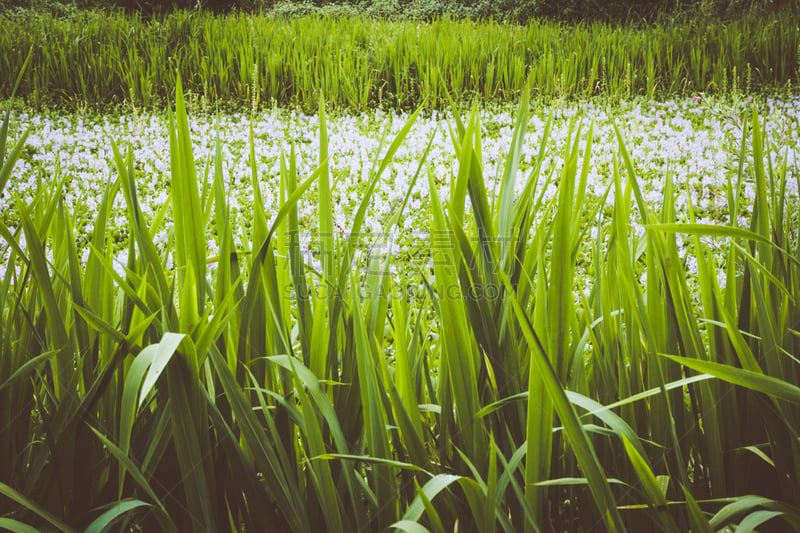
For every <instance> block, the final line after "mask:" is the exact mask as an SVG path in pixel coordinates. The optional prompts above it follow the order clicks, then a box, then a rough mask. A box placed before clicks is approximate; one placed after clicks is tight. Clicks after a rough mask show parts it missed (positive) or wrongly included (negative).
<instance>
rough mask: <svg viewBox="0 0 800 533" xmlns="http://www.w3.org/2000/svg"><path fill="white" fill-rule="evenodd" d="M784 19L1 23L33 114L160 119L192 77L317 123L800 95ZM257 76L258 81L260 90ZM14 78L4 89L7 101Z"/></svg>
mask: <svg viewBox="0 0 800 533" xmlns="http://www.w3.org/2000/svg"><path fill="white" fill-rule="evenodd" d="M795 20H796V17H793V16H790V14H789V13H787V14H783V13H782V12H779V13H774V14H771V15H763V16H755V15H743V16H742V17H741V18H739V19H736V20H733V21H730V22H725V23H719V22H713V21H712V22H710V23H709V24H707V25H699V24H691V23H687V22H685V21H683V22H679V21H675V22H665V23H662V24H653V25H650V26H645V27H634V26H630V25H629V26H609V25H606V24H603V23H599V22H598V23H592V24H578V25H574V26H565V25H563V24H556V23H552V22H544V21H533V22H531V23H530V24H528V25H526V26H517V25H510V24H499V23H496V22H491V21H483V22H476V23H473V22H470V21H465V20H453V19H448V18H444V19H438V20H434V21H432V22H430V23H417V22H410V21H398V22H392V21H385V20H373V19H366V18H364V19H362V18H355V19H352V18H336V17H328V18H319V17H307V18H302V19H288V20H287V19H281V18H270V17H267V16H263V15H250V14H248V15H245V14H238V15H228V16H214V15H212V14H209V13H204V12H176V13H174V14H171V15H169V16H164V17H157V18H154V19H152V20H149V21H145V20H143V19H141V18H139V17H138V16H131V15H124V14H121V13H102V12H95V11H78V12H76V13H75V14H72V15H70V16H66V17H60V18H55V17H53V16H52V15H49V14H29V15H28V16H12V14H11V12H5V13H2V14H0V69H2V71H3V72H18V71H19V67H20V66H21V62H22V60H23V58H24V51H27V50H28V49H30V48H31V47H32V48H33V50H34V53H33V56H32V58H31V69H29V73H28V75H27V76H26V77H25V78H24V79H23V81H22V84H21V85H20V88H19V91H18V96H19V97H21V98H23V99H24V100H25V101H26V102H27V103H28V104H30V105H32V106H35V107H42V106H53V105H56V106H59V107H64V106H66V107H73V108H77V107H81V106H91V107H101V108H102V107H112V106H118V105H123V104H127V105H128V106H133V107H137V108H138V107H145V108H163V107H164V105H165V103H166V102H167V100H168V98H169V95H170V94H171V91H172V89H173V88H174V86H175V81H176V78H175V77H176V72H178V73H180V75H181V78H182V80H183V83H184V87H185V88H186V90H187V99H189V100H190V101H203V102H206V103H207V104H214V103H218V104H220V105H224V106H229V107H234V108H239V109H242V108H244V109H247V108H249V106H250V105H251V103H253V102H260V104H261V105H267V106H269V105H271V104H272V103H273V102H274V103H277V104H279V105H282V106H300V107H302V108H303V109H305V110H307V111H309V112H313V111H314V110H316V107H317V103H318V101H319V97H320V95H321V94H324V95H325V99H326V101H327V102H328V105H330V106H333V107H336V108H349V109H354V110H364V109H368V108H373V107H375V106H383V107H389V108H397V109H400V108H402V109H407V110H412V109H415V108H416V107H418V106H420V105H424V106H425V107H427V108H438V109H442V108H446V107H447V105H448V103H447V97H446V94H445V93H446V92H447V93H450V94H451V95H452V96H453V97H455V98H456V99H458V100H467V101H468V100H471V99H472V98H475V97H479V98H481V99H484V100H489V101H504V102H516V101H517V100H518V99H519V97H520V95H521V92H522V90H523V88H524V86H525V84H526V83H527V80H528V79H529V78H531V79H532V81H533V96H534V97H536V96H541V97H546V98H552V97H565V98H578V97H585V96H596V95H608V96H610V97H612V98H619V97H630V96H632V95H646V96H648V97H649V98H653V97H661V96H672V95H675V94H684V95H685V94H694V93H721V94H729V93H730V92H731V91H732V90H735V88H737V87H738V88H739V89H744V90H747V91H750V90H783V89H787V88H789V87H791V86H794V87H797V86H798V81H800V79H798V65H800V57H798V47H800V29H798V26H797V24H796V23H795ZM254 78H255V79H257V80H258V84H257V85H255V84H254V83H253V80H254ZM12 82H13V80H12V79H11V78H10V77H7V76H6V77H3V78H2V79H0V98H7V97H8V96H9V94H10V91H11V87H12Z"/></svg>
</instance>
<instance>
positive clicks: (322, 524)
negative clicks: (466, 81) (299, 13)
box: [0, 84, 800, 533]
mask: <svg viewBox="0 0 800 533" xmlns="http://www.w3.org/2000/svg"><path fill="white" fill-rule="evenodd" d="M319 109H320V112H319V114H317V115H315V116H307V115H303V114H300V113H298V112H293V111H288V110H280V109H275V110H269V111H258V112H257V113H254V114H253V116H247V115H218V116H209V115H204V114H202V113H195V114H194V115H192V116H189V115H187V112H186V109H185V101H184V97H183V92H182V89H181V87H180V84H178V87H177V90H176V105H175V112H174V113H169V114H168V115H167V116H166V117H165V116H164V115H161V114H159V115H144V114H132V115H113V116H102V115H90V114H83V115H39V114H33V113H22V114H19V115H14V117H13V119H12V120H11V126H10V127H9V129H8V130H7V131H8V133H9V135H6V128H5V124H7V122H6V123H4V126H3V127H0V156H1V157H2V161H0V163H2V164H0V195H2V196H0V202H2V205H0V208H1V209H0V258H1V259H2V261H0V266H2V271H0V430H1V431H0V527H1V528H7V529H11V530H14V531H34V530H43V529H44V530H51V529H53V528H55V529H57V530H60V531H64V532H71V531H78V530H86V531H90V532H97V531H104V530H107V528H112V529H113V528H119V530H125V531H128V530H144V531H167V532H177V531H266V530H274V531H297V532H309V533H310V532H317V531H330V532H340V531H370V532H384V531H387V530H399V531H405V532H408V533H418V532H424V531H434V532H437V533H441V532H445V531H455V530H458V531H460V532H472V531H475V532H482V531H500V530H502V531H508V532H511V531H595V530H598V529H602V530H605V531H625V530H630V531H645V530H650V529H652V527H653V525H654V523H655V524H656V525H657V526H658V527H659V528H660V529H662V530H664V531H669V532H680V531H688V530H692V531H703V532H708V531H719V530H720V529H723V528H731V527H736V528H737V530H748V529H753V528H759V529H761V528H762V526H766V527H775V528H776V530H781V529H780V528H787V527H788V528H794V529H797V527H798V524H800V510H798V509H800V507H798V504H799V503H800V502H798V501H797V494H800V492H799V491H798V482H800V478H798V472H800V448H798V445H797V442H798V441H797V435H798V434H800V387H798V385H797V384H798V383H800V361H798V359H797V354H798V353H800V301H799V300H798V298H797V295H798V294H800V242H799V240H798V222H800V212H799V211H798V205H800V201H799V200H798V180H800V173H799V172H798V155H797V151H798V146H799V145H800V142H798V141H800V137H799V136H800V125H799V124H798V109H800V99H798V98H797V97H794V96H786V97H784V98H779V99H774V98H773V99H770V98H764V97H759V98H752V99H750V98H744V99H742V98H739V99H736V98H732V99H730V100H728V101H721V100H714V99H711V98H710V97H707V96H703V95H696V96H694V97H692V98H687V99H679V100H671V101H665V102H654V101H644V100H634V101H628V102H624V101H623V102H615V103H605V102H604V101H602V100H594V101H590V102H584V103H565V102H563V101H546V102H544V101H540V102H535V103H533V104H531V105H529V101H528V93H527V91H526V92H524V93H523V96H522V99H521V102H520V105H519V108H518V109H517V110H512V109H507V108H487V109H479V108H477V107H475V108H473V109H472V110H471V111H463V112H452V113H450V114H448V115H446V116H443V115H438V114H433V115H428V116H424V115H420V114H418V113H413V114H410V115H399V116H398V115H393V114H387V113H383V112H379V111H374V112H369V113H366V114H359V115H346V114H331V115H330V116H328V115H327V114H326V113H325V108H324V106H323V105H320V107H319ZM28 127H30V129H29V130H27V128H28ZM24 132H25V133H24ZM26 135H27V137H26ZM412 290H413V294H412V293H411V291H412ZM754 473H755V474H754Z"/></svg>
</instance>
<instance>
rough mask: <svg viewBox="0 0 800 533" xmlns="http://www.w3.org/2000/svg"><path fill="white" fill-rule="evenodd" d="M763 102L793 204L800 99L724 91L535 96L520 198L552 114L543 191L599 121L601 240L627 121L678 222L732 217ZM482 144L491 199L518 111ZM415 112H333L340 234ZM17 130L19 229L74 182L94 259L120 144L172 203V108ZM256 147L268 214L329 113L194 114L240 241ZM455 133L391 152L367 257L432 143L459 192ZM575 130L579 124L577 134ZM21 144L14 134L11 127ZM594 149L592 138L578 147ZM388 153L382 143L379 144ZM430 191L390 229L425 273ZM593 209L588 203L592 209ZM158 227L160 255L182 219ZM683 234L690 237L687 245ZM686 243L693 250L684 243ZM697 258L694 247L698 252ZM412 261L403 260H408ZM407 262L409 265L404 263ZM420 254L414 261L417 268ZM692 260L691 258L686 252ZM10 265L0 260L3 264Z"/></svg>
mask: <svg viewBox="0 0 800 533" xmlns="http://www.w3.org/2000/svg"><path fill="white" fill-rule="evenodd" d="M754 105H755V106H756V107H757V108H758V109H759V112H760V116H761V118H762V119H763V120H764V125H763V127H764V130H765V133H766V134H767V136H768V139H769V144H768V146H767V150H768V151H767V154H766V155H767V156H768V157H769V158H770V161H772V162H773V164H774V165H776V170H778V171H781V170H784V167H785V172H786V173H787V180H786V181H787V189H786V191H784V192H785V194H786V200H787V202H789V203H794V204H796V203H797V200H798V192H797V191H798V177H800V176H799V175H798V166H797V165H798V161H799V160H800V157H799V156H798V150H800V148H798V147H799V146H800V97H797V96H785V97H776V98H758V99H751V98H738V99H736V100H731V99H714V98H709V99H706V98H703V97H700V96H695V97H692V98H680V99H673V100H667V101H658V102H657V101H648V100H645V99H636V100H632V101H603V100H596V101H585V102H577V103H567V102H565V101H558V100H555V101H550V100H548V101H540V102H534V104H533V107H532V110H531V119H530V122H529V124H528V133H527V135H526V137H525V140H524V143H523V144H522V151H521V159H520V161H521V163H520V168H519V171H518V173H519V176H518V177H517V179H516V192H517V194H519V193H520V192H521V191H522V189H523V188H524V186H525V178H526V177H527V175H528V174H529V173H530V172H531V170H532V169H531V167H532V165H533V164H534V163H535V160H536V157H537V155H538V154H539V151H540V148H541V145H542V140H543V137H544V135H545V125H546V123H547V121H548V119H552V125H551V127H550V131H549V135H548V137H547V139H546V142H545V146H544V152H543V159H542V168H541V175H542V177H541V178H540V180H539V183H540V187H541V191H542V192H543V199H544V200H545V201H550V200H552V199H553V197H554V196H555V194H556V190H557V186H558V182H559V179H560V175H561V172H562V171H563V164H564V160H563V157H562V155H563V152H564V149H565V145H566V142H567V139H568V136H569V134H570V131H571V130H575V128H576V127H577V126H578V125H579V124H582V125H583V128H584V130H586V129H587V128H588V127H589V125H590V124H593V125H594V131H593V133H594V135H593V144H594V149H593V151H592V154H591V161H590V165H589V171H588V176H587V182H586V192H587V197H586V202H587V203H588V204H589V205H593V204H597V203H599V202H600V201H601V200H600V199H601V198H602V197H604V195H606V193H608V195H607V196H606V197H605V201H604V205H605V207H604V209H603V210H601V211H600V213H598V216H597V217H596V218H593V219H590V220H585V221H584V225H586V226H588V227H591V228H592V229H591V230H590V231H589V234H590V236H591V237H592V238H594V237H596V236H597V226H599V225H603V224H604V223H605V222H607V221H608V220H609V219H610V213H611V209H612V207H613V203H614V190H613V188H612V189H611V190H610V191H609V187H610V185H611V184H612V181H613V180H612V174H613V159H614V158H615V157H617V156H618V150H617V139H616V137H615V133H614V124H616V125H617V126H618V127H619V128H620V131H621V133H622V135H623V137H624V138H625V139H626V143H627V144H626V146H627V149H628V151H629V153H630V156H631V160H632V163H633V165H634V168H635V170H636V172H637V173H638V177H639V180H640V182H641V186H642V189H643V193H644V196H645V199H646V200H647V201H648V202H649V203H650V205H653V206H656V205H660V204H661V202H662V200H663V196H664V186H665V184H666V183H667V175H668V174H669V175H670V176H671V179H672V181H673V182H674V185H675V191H674V200H675V206H676V219H677V220H678V221H682V222H686V221H687V220H688V219H687V211H686V209H687V206H688V205H689V203H691V204H692V206H693V209H694V211H695V217H696V219H697V222H699V223H712V224H728V223H729V222H730V220H729V211H728V185H729V184H734V185H735V184H736V182H737V174H738V170H739V163H740V162H739V160H738V159H739V152H740V148H741V139H742V135H743V133H744V131H743V126H744V125H745V122H746V119H747V117H748V116H749V114H750V113H751V112H752V106H754ZM480 118H481V124H482V135H483V139H482V143H483V151H482V154H483V167H484V168H483V176H484V178H485V180H486V187H487V191H488V192H489V194H490V196H491V197H492V198H494V197H496V193H497V192H499V183H500V179H501V178H502V174H503V170H504V167H503V165H504V164H505V157H506V152H507V147H508V146H509V143H510V141H511V136H512V134H513V125H514V108H512V107H497V106H493V107H488V108H485V109H482V110H481V112H480ZM407 119H408V116H407V115H405V114H400V115H398V114H395V113H391V112H382V111H380V110H373V111H371V112H369V113H360V114H340V113H338V114H334V115H333V116H329V117H328V119H327V129H328V143H329V144H328V154H329V157H330V160H329V162H328V164H329V167H330V172H331V191H332V200H333V204H332V209H333V227H334V231H335V232H336V233H337V235H338V236H339V237H341V236H343V235H344V234H345V233H346V231H347V230H348V229H349V228H348V221H349V220H350V218H351V217H352V215H353V213H354V212H355V210H356V209H357V207H358V205H359V203H360V201H361V199H362V197H363V195H364V192H365V190H366V188H367V185H368V183H369V172H370V170H372V167H373V162H374V160H375V158H376V156H377V155H378V149H379V148H380V147H381V137H382V135H386V139H392V138H393V137H394V136H395V135H397V133H398V131H399V130H400V128H401V127H402V126H403V124H404V123H405V122H406V120H407ZM17 125H18V127H20V128H21V127H27V126H31V128H32V129H31V133H30V136H29V137H28V140H27V142H26V146H25V149H24V150H23V152H22V157H21V161H20V162H19V163H18V164H17V166H16V169H15V172H14V174H13V176H12V177H11V181H10V182H9V184H8V186H7V189H6V191H5V192H4V193H3V196H2V198H0V212H1V213H2V219H3V221H4V222H5V223H6V224H8V225H10V226H11V227H12V229H13V227H14V226H16V225H17V223H18V221H17V220H16V215H15V209H14V201H13V197H12V191H13V195H16V196H18V197H19V198H20V199H22V200H24V201H30V199H31V198H33V197H34V196H35V195H36V194H37V192H38V189H39V188H40V187H54V186H55V185H56V184H57V183H58V182H59V181H60V180H64V193H65V195H64V198H65V203H66V207H67V208H68V209H69V210H70V211H71V212H72V213H73V216H74V217H75V226H76V233H77V238H78V242H79V249H80V250H81V252H82V257H83V258H84V259H85V258H86V256H87V255H88V253H89V248H88V246H85V245H86V244H87V243H88V239H87V233H90V232H91V230H92V224H93V222H94V220H96V218H97V209H98V206H99V203H100V199H101V198H100V194H99V192H100V191H102V190H103V189H104V187H105V186H106V183H107V182H108V181H109V180H114V179H116V178H117V171H116V168H115V166H114V163H113V154H112V151H111V146H110V141H112V140H113V141H115V142H116V143H117V144H118V145H119V147H120V149H121V150H122V151H123V152H124V151H125V150H132V153H133V160H134V171H135V177H136V184H137V190H138V194H139V203H140V205H141V208H142V211H143V213H144V215H145V218H146V219H148V220H149V219H151V218H152V217H153V216H154V214H155V213H157V212H158V211H159V208H161V207H162V206H164V204H165V202H166V201H167V198H168V195H169V180H170V166H169V161H170V152H169V136H168V132H167V127H168V119H167V116H166V115H165V114H158V115H155V114H135V115H134V114H121V115H120V114H117V115H111V116H108V115H98V114H47V115H42V114H35V113H23V114H22V115H21V116H20V117H19V119H18V121H17ZM251 126H252V138H253V147H254V155H255V176H256V181H257V183H258V185H259V188H260V194H261V199H262V202H263V208H264V212H265V213H266V215H267V217H268V219H269V220H271V219H272V218H273V217H274V215H275V214H276V213H277V211H278V208H279V206H280V158H281V154H282V153H283V154H284V156H287V155H288V152H289V150H290V148H291V146H292V145H294V149H295V151H296V155H297V172H298V176H300V177H302V176H309V175H311V173H312V172H313V170H314V169H316V167H317V165H318V164H319V140H320V139H319V120H318V117H317V116H316V115H306V114H303V113H302V112H298V111H295V110H286V109H271V110H266V111H260V112H258V113H256V114H254V115H251V114H220V115H210V114H203V113H197V114H194V115H192V117H191V120H190V127H191V135H192V146H193V153H194V155H195V164H196V165H197V168H198V169H199V175H200V176H201V177H202V176H206V177H208V175H209V173H210V172H211V171H212V165H213V155H214V150H215V142H216V138H217V136H219V140H220V145H221V154H222V159H223V167H222V168H223V174H224V180H225V193H226V197H227V201H228V202H229V206H230V216H231V221H232V226H233V236H234V240H235V242H236V243H237V244H239V245H241V243H242V242H249V241H250V240H251V237H252V234H251V233H252V232H251V229H252V224H253V202H254V200H255V195H254V193H253V184H254V180H253V165H252V163H251V157H250V142H249V139H250V129H251ZM451 127H454V122H453V120H452V116H449V114H447V113H438V112H433V113H428V114H423V116H421V117H420V118H419V119H417V121H416V122H415V124H414V125H413V127H412V129H411V131H410V132H409V134H408V138H407V139H406V140H405V142H404V143H403V144H402V145H401V146H400V148H399V150H398V151H397V153H396V154H395V156H394V160H393V163H392V165H391V166H390V167H389V169H388V171H387V172H386V174H385V175H384V176H383V177H382V178H381V180H380V181H379V183H378V185H377V189H376V190H375V193H374V197H373V200H372V202H371V203H370V206H369V209H368V211H367V213H366V220H365V224H364V226H365V227H364V230H363V235H362V236H361V237H362V238H361V241H362V242H361V243H362V245H363V248H364V250H365V251H369V250H370V249H372V248H373V247H374V246H375V245H378V246H381V245H383V238H384V237H385V235H383V229H384V228H385V227H386V223H387V222H388V220H389V218H390V217H391V215H392V214H393V213H394V212H395V211H396V210H397V208H398V206H399V205H400V203H401V202H402V200H403V198H404V196H405V195H406V193H407V192H408V188H409V183H410V181H411V180H412V178H413V177H414V175H415V173H416V172H417V170H418V167H419V164H418V162H419V160H420V159H421V157H422V154H423V153H424V152H425V149H426V147H427V145H428V143H429V142H430V143H431V146H430V150H429V153H428V154H427V157H426V162H425V169H424V171H423V177H424V176H425V175H426V174H427V173H428V172H431V173H432V174H433V176H434V178H435V182H436V183H437V185H438V187H439V189H438V190H439V194H440V196H442V197H445V198H446V197H447V196H448V195H449V194H450V183H451V181H452V178H453V177H454V174H455V173H457V171H458V164H457V163H458V162H457V158H456V154H455V152H454V150H453V145H452V142H451V139H450V128H451ZM573 133H574V131H573ZM11 134H12V138H13V136H14V134H15V133H14V130H12V132H11ZM581 142H582V143H583V145H585V139H583V140H582V141H581ZM387 148H388V142H386V143H384V145H383V146H382V150H383V151H384V152H385V150H386V149H387ZM316 187H317V184H316V183H314V184H312V185H311V189H310V191H309V194H307V195H305V196H304V197H303V198H301V199H300V201H299V203H298V211H299V224H300V229H301V230H302V232H303V233H302V235H301V238H300V242H301V246H302V247H303V249H304V252H305V257H306V259H307V260H308V262H309V263H311V264H313V265H315V266H317V267H318V266H319V260H318V257H317V255H318V254H317V253H316V252H317V251H318V244H319V236H318V226H317V224H316V220H317V210H318V205H317V198H318V194H317V189H316ZM739 195H740V196H741V201H740V203H739V206H738V207H739V214H738V220H737V221H736V222H737V224H739V225H741V226H743V227H746V226H747V219H748V217H749V216H750V215H751V214H752V212H751V209H752V201H753V198H754V181H753V179H752V177H747V176H745V179H743V180H742V182H741V188H740V190H739ZM429 201H430V199H429V185H428V180H427V179H418V180H417V181H416V183H415V184H414V187H413V189H412V192H411V195H410V198H409V202H408V209H407V211H406V213H405V214H404V218H403V223H402V224H401V225H399V226H398V227H397V228H395V229H394V230H393V232H394V233H395V234H396V236H395V237H394V241H393V253H394V254H396V255H398V257H397V258H396V260H395V265H397V266H400V267H408V268H406V270H408V271H412V272H413V271H414V270H415V269H416V268H419V267H420V266H423V265H424V264H425V263H426V262H427V261H428V259H429V257H430V254H429V249H428V244H429V238H428V237H429V230H430V228H429V221H428V218H429V206H428V204H429ZM113 205H114V208H113V211H112V216H111V217H110V220H109V224H108V231H109V235H110V236H112V237H113V240H114V243H115V244H116V247H117V249H118V250H119V251H120V258H121V262H122V263H123V264H124V257H125V255H126V253H127V249H126V246H125V243H126V242H127V241H126V236H127V231H128V221H127V219H126V218H125V202H124V198H123V197H122V195H119V196H117V198H116V201H115V202H114V204H113ZM587 212H588V210H587ZM165 216H166V221H167V223H166V224H164V225H163V226H162V227H161V228H160V230H159V231H158V232H157V233H156V235H155V236H154V237H155V240H156V243H157V244H158V245H159V247H160V248H161V249H162V250H163V249H164V245H165V240H166V238H167V229H168V228H169V227H171V223H170V222H171V214H170V213H169V212H168V213H166V214H165ZM630 223H631V224H632V227H633V230H634V231H635V232H637V233H638V234H641V233H642V231H643V228H642V225H641V220H640V217H639V215H638V213H637V208H636V206H633V209H632V211H631V213H630ZM211 230H212V228H208V235H207V240H208V244H209V247H210V253H212V254H214V253H215V252H216V244H215V239H214V237H213V235H212V233H211ZM679 242H680V241H679ZM681 250H682V247H681ZM690 255H691V254H690ZM403 258H404V259H405V260H402V259H403ZM397 259H401V260H400V261H397ZM409 261H412V264H409ZM689 263H690V264H694V263H693V260H692V259H691V258H689ZM0 268H2V267H0Z"/></svg>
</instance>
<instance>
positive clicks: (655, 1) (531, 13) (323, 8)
mask: <svg viewBox="0 0 800 533" xmlns="http://www.w3.org/2000/svg"><path fill="white" fill-rule="evenodd" d="M792 4H794V2H793V1H792V0H300V1H296V0H166V1H164V0H0V9H2V8H3V7H17V8H23V9H38V10H55V11H63V10H64V9H65V6H75V7H80V8H101V9H107V8H122V9H125V10H126V11H128V12H130V13H140V14H145V15H152V14H154V13H166V12H169V11H172V10H174V9H206V10H211V11H215V12H218V13H222V12H230V11H232V10H240V11H246V12H256V11H272V10H274V11H275V12H277V13H281V14H283V15H290V16H291V14H293V13H297V12H305V13H308V12H320V13H322V12H338V13H347V14H363V13H370V14H373V15H375V16H383V17H386V16H389V17H392V18H412V19H416V20H420V19H422V20H430V19H431V18H434V17H442V16H445V15H447V16H451V17H455V18H472V19H479V18H484V19H485V18H492V19H495V20H497V21H507V22H517V23H525V22H528V21H529V20H531V19H532V18H535V17H547V18H551V19H557V20H564V21H571V22H576V21H581V20H584V21H585V20H604V21H607V22H617V21H632V20H638V21H641V20H644V19H647V20H653V19H657V18H663V17H673V16H689V17H696V16H703V17H706V16H710V15H713V16H715V17H719V16H728V17H730V16H736V15H741V13H742V12H744V11H759V12H768V11H772V10H775V9H780V8H781V7H783V6H790V5H792Z"/></svg>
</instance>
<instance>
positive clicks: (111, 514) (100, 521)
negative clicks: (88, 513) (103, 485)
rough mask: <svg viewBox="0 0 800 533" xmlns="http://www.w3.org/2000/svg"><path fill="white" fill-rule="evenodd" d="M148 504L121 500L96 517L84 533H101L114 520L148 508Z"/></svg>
mask: <svg viewBox="0 0 800 533" xmlns="http://www.w3.org/2000/svg"><path fill="white" fill-rule="evenodd" d="M149 506H150V504H149V503H146V502H143V501H141V500H123V501H121V502H119V503H116V504H114V505H112V506H111V508H110V509H109V510H108V511H106V512H104V513H103V514H101V515H100V516H98V517H97V518H96V519H95V520H93V521H92V523H91V524H89V526H88V527H87V528H86V531H85V533H101V532H102V531H103V530H104V529H105V528H107V527H109V526H110V525H111V524H112V523H113V522H114V521H115V520H117V519H118V518H120V517H121V516H123V515H124V514H125V513H128V512H130V511H132V510H134V509H137V508H139V507H149Z"/></svg>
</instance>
